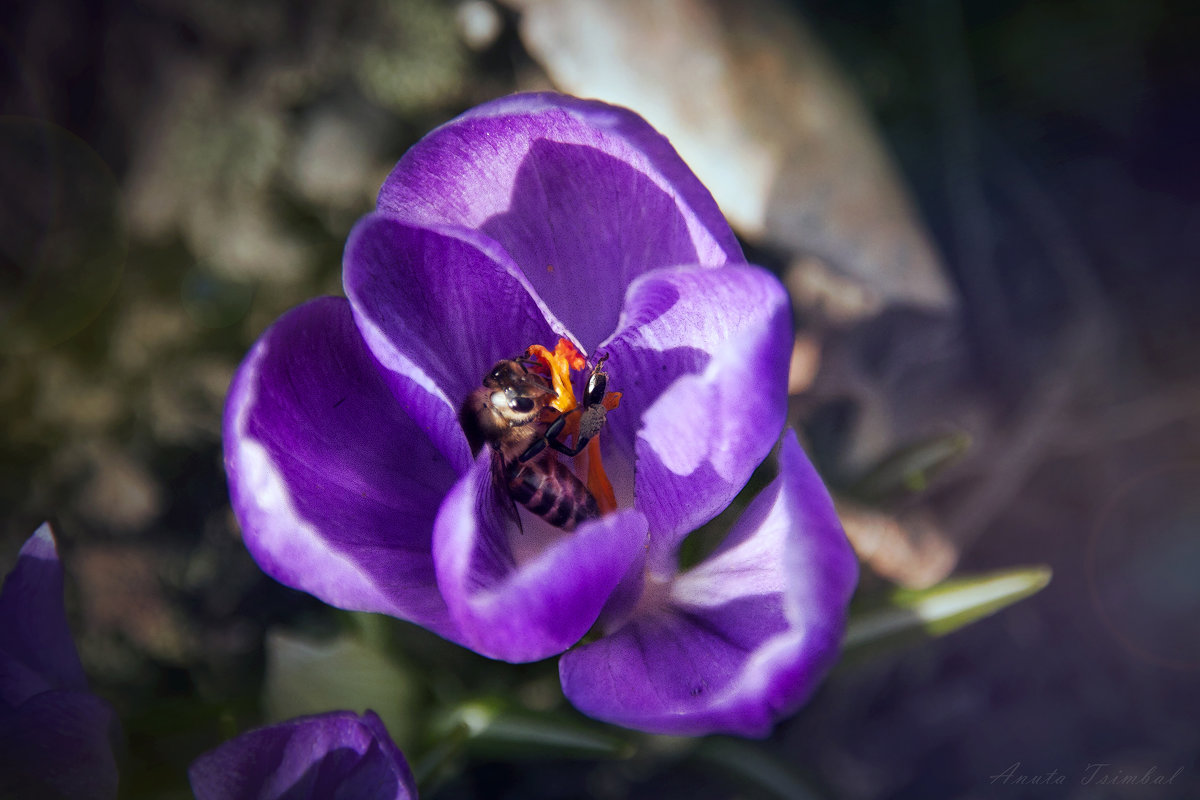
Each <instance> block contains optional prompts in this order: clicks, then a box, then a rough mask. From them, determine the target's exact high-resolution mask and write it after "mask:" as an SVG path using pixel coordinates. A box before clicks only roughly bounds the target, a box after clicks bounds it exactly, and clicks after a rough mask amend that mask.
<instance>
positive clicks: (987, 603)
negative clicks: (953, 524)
mask: <svg viewBox="0 0 1200 800" xmlns="http://www.w3.org/2000/svg"><path fill="white" fill-rule="evenodd" d="M1048 583H1050V568H1049V567H1048V566H1035V567H1019V568H1015V569H1009V570H1002V571H999V572H992V573H987V574H984V575H973V576H966V577H957V578H951V579H950V580H947V581H944V582H943V583H939V584H938V585H937V586H931V587H930V588H928V589H898V590H896V591H895V592H893V593H892V595H891V596H890V597H889V598H888V600H887V602H886V603H885V604H884V605H883V606H882V607H879V608H873V609H871V610H869V611H862V612H859V613H852V614H851V618H850V622H849V624H848V625H847V626H846V636H845V639H844V640H843V642H842V648H843V654H844V656H843V657H844V658H848V659H858V658H859V657H861V656H862V655H864V654H865V653H866V652H867V651H870V652H872V653H873V652H876V651H878V650H882V649H891V648H893V647H896V646H900V645H903V644H907V643H909V642H912V641H916V640H920V639H925V638H929V637H934V636H944V635H946V634H947V633H950V632H951V631H955V630H958V629H959V628H961V627H963V626H964V625H967V624H969V623H971V622H975V621H976V620H979V619H983V618H984V617H986V616H989V615H991V614H994V613H996V612H997V611H999V610H1000V609H1002V608H1005V607H1006V606H1010V605H1012V604H1013V603H1015V602H1017V601H1018V600H1022V599H1024V598H1026V597H1029V596H1030V595H1032V594H1035V593H1037V592H1038V591H1040V590H1041V589H1043V588H1045V586H1046V585H1047V584H1048Z"/></svg>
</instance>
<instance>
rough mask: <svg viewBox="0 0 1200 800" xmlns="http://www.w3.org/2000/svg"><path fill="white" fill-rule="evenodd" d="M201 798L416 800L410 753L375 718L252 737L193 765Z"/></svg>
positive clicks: (297, 723) (301, 722)
mask: <svg viewBox="0 0 1200 800" xmlns="http://www.w3.org/2000/svg"><path fill="white" fill-rule="evenodd" d="M188 777H189V779H190V780H191V784H192V791H193V792H194V793H195V795H196V800H284V798H286V800H413V799H414V798H416V796H417V789H416V783H415V782H414V781H413V776H412V772H411V771H410V770H409V768H408V762H406V761H405V760H404V755H403V754H402V753H401V752H400V750H399V748H397V747H396V745H395V743H393V742H392V739H391V737H390V736H388V733H387V730H385V729H384V726H383V723H382V722H381V721H380V719H379V717H377V716H376V715H375V713H374V712H372V711H368V712H366V713H365V714H364V715H363V716H362V717H359V716H358V715H357V714H354V713H353V712H350V711H335V712H332V713H329V714H320V715H317V716H312V717H302V718H300V719H294V720H289V721H287V722H283V723H280V724H278V725H270V726H268V727H265V728H259V729H257V730H253V731H249V732H247V733H243V734H242V735H241V736H238V737H237V738H236V739H231V740H230V741H228V742H225V743H224V744H222V745H221V746H220V747H218V748H217V749H215V750H212V751H210V752H208V753H205V754H204V755H202V756H200V758H198V759H196V760H195V761H194V762H192V766H191V768H190V769H189V770H188Z"/></svg>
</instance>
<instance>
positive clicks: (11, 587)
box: [0, 523, 87, 708]
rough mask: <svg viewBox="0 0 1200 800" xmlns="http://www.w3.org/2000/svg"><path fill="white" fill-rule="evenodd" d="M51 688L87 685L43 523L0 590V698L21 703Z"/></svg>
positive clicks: (2, 701) (55, 552) (59, 573)
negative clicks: (68, 625) (69, 625)
mask: <svg viewBox="0 0 1200 800" xmlns="http://www.w3.org/2000/svg"><path fill="white" fill-rule="evenodd" d="M51 689H70V690H78V691H86V690H87V678H86V677H85V676H84V674H83V665H82V664H81V663H79V655H78V653H76V651H75V641H74V640H73V639H72V638H71V629H70V628H68V627H67V612H66V609H65V608H64V607H63V572H62V564H61V563H59V560H58V549H57V547H56V546H55V544H54V535H53V534H52V533H51V531H50V526H49V525H48V524H46V523H43V524H42V526H41V527H40V528H38V529H37V531H36V532H35V533H34V534H33V536H31V537H29V540H28V541H27V542H25V546H24V547H22V548H21V553H20V555H18V556H17V565H16V566H15V567H14V568H13V571H12V572H11V573H9V575H8V577H7V578H6V579H5V580H4V589H3V590H0V704H2V705H3V706H8V707H10V708H11V707H13V706H17V705H20V704H21V703H23V702H25V701H26V700H28V699H29V698H30V697H32V696H33V695H35V694H39V693H41V692H45V691H49V690H51Z"/></svg>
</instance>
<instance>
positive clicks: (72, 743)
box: [0, 524, 120, 800]
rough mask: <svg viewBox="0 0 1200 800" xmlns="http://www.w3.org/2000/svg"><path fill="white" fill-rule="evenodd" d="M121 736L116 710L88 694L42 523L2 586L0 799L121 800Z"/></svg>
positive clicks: (53, 552) (60, 577) (58, 573)
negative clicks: (114, 799)
mask: <svg viewBox="0 0 1200 800" xmlns="http://www.w3.org/2000/svg"><path fill="white" fill-rule="evenodd" d="M119 738H120V725H119V723H118V722H117V717H116V714H115V712H114V711H113V709H112V707H111V706H109V705H108V703H106V702H104V701H103V700H101V699H100V698H99V697H96V696H95V695H93V694H90V693H89V692H88V691H87V679H86V677H85V676H84V673H83V666H82V664H80V661H79V654H78V653H77V652H76V650H75V643H74V641H73V640H72V639H71V631H70V629H69V628H68V627H67V618H66V612H65V609H64V607H63V571H62V564H61V563H60V562H59V560H58V549H57V546H56V545H55V542H54V535H53V533H52V532H51V530H50V526H49V525H46V524H43V525H42V526H41V527H40V528H38V529H37V531H35V532H34V534H33V536H31V537H30V538H29V540H28V541H27V542H26V543H25V546H24V547H22V548H21V552H20V554H19V555H18V557H17V563H16V566H15V567H13V570H12V572H11V573H9V575H8V577H7V578H6V579H5V581H4V588H3V590H0V797H39V798H41V797H44V798H69V799H70V800H76V799H78V800H85V799H87V800H91V799H92V798H112V797H116V794H117V765H116V759H115V757H114V755H113V748H114V745H115V744H116V743H117V742H118V741H119Z"/></svg>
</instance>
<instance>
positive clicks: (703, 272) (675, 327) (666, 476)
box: [601, 266, 791, 574]
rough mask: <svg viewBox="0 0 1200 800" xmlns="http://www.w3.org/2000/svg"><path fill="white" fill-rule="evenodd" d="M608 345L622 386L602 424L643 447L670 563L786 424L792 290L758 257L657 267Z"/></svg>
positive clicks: (632, 291) (639, 491)
mask: <svg viewBox="0 0 1200 800" xmlns="http://www.w3.org/2000/svg"><path fill="white" fill-rule="evenodd" d="M601 349H602V350H603V352H606V353H608V354H609V356H610V358H609V362H608V363H609V371H610V373H611V378H610V381H609V384H610V387H611V388H612V389H614V390H620V391H622V392H624V394H623V396H622V398H621V405H620V407H619V408H618V409H617V410H616V411H615V412H613V413H612V414H610V415H609V416H608V430H607V431H606V433H605V436H606V437H608V438H609V440H610V441H611V443H612V445H613V446H615V447H617V448H620V449H622V450H624V451H625V453H626V458H630V457H631V455H630V453H631V451H635V454H636V455H635V457H636V462H637V473H636V488H635V492H636V507H637V508H638V509H639V510H641V511H642V512H643V513H644V514H645V515H646V517H647V519H648V520H649V522H650V531H651V539H652V543H651V553H650V559H651V564H652V567H653V568H654V569H655V570H656V571H658V572H660V573H661V574H672V573H673V572H674V563H673V557H674V553H675V551H676V549H677V547H678V544H679V542H680V541H681V540H682V538H683V537H684V536H686V535H687V534H688V533H689V532H691V531H693V530H695V529H696V528H697V527H699V526H700V525H702V524H704V523H705V522H707V521H708V520H710V519H711V518H712V517H713V516H715V515H716V514H717V513H718V512H719V511H720V510H721V509H723V508H725V507H726V506H727V505H728V504H729V501H730V500H732V499H733V497H734V496H735V495H736V494H737V493H738V492H739V491H740V490H741V488H742V487H743V486H744V485H745V483H746V481H747V480H748V479H749V477H750V474H751V473H752V472H753V471H754V469H755V467H757V466H758V465H759V464H760V463H761V462H762V460H763V458H765V457H766V455H767V454H768V453H769V452H770V450H771V447H772V446H773V445H774V444H775V442H776V441H777V440H778V438H779V432H780V431H781V430H782V429H783V422H784V415H785V413H786V410H787V389H786V386H787V368H788V358H789V355H790V352H791V312H790V307H789V304H788V299H787V294H786V292H785V291H784V289H783V287H782V285H781V284H780V283H779V281H778V280H777V279H776V278H775V277H774V276H773V275H771V274H770V273H769V272H767V271H766V270H763V269H760V268H758V267H750V266H730V267H726V268H724V269H719V270H712V269H703V268H699V267H679V268H672V269H662V270H656V271H654V272H651V273H648V274H646V275H643V276H642V277H640V278H639V279H638V280H636V281H634V283H633V285H632V286H631V287H630V288H629V294H628V297H627V298H626V302H625V309H624V311H623V312H622V316H621V324H620V327H619V328H618V330H617V331H616V333H615V334H614V335H613V337H612V339H611V340H610V341H608V342H606V343H605V344H604V345H603V346H602V348H601ZM635 426H636V427H635Z"/></svg>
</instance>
